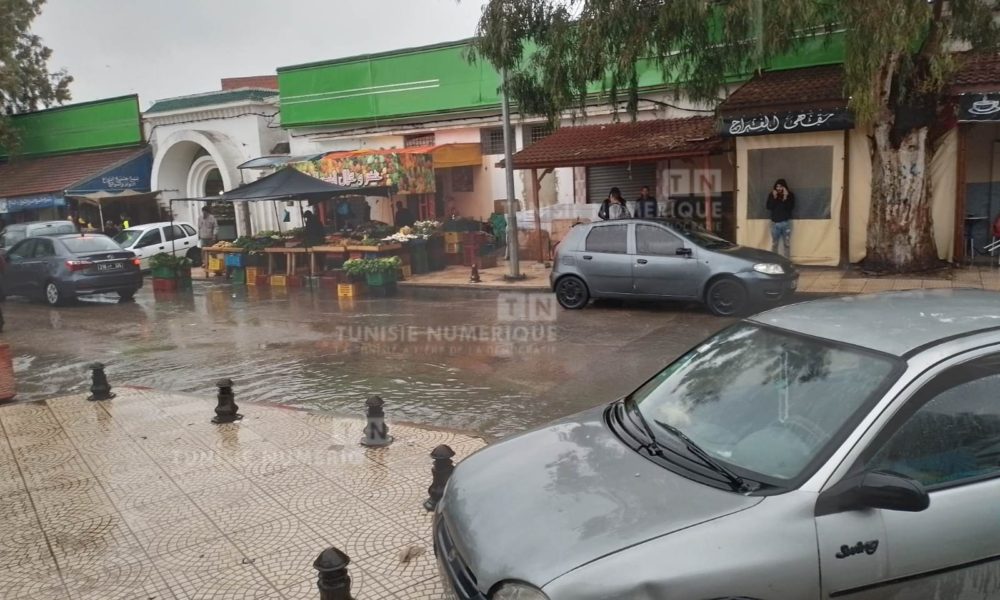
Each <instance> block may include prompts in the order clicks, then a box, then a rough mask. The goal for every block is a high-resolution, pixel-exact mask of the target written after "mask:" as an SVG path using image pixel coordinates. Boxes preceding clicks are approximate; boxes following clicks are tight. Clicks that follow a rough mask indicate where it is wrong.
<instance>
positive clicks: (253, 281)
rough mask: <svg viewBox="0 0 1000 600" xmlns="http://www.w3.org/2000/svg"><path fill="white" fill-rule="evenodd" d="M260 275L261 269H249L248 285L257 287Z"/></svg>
mask: <svg viewBox="0 0 1000 600" xmlns="http://www.w3.org/2000/svg"><path fill="white" fill-rule="evenodd" d="M258 275H260V267H247V285H257V276H258Z"/></svg>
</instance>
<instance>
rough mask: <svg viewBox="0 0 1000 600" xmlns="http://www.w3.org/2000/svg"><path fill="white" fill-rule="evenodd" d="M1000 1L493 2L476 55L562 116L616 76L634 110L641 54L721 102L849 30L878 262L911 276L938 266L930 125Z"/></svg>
mask: <svg viewBox="0 0 1000 600" xmlns="http://www.w3.org/2000/svg"><path fill="white" fill-rule="evenodd" d="M998 9H1000V1H998V0H840V1H838V2H832V1H829V0H490V2H488V3H487V5H486V6H485V7H484V8H483V14H482V18H481V20H480V22H479V27H478V38H477V41H476V44H475V54H476V55H481V56H483V57H485V58H486V59H488V60H489V61H490V62H492V63H493V64H494V65H495V66H496V67H497V68H499V69H503V70H506V71H507V72H508V81H509V83H508V91H509V93H510V96H511V98H512V100H513V101H515V102H517V103H518V104H519V106H520V107H521V110H522V111H524V112H527V113H534V114H544V115H547V116H548V117H549V118H550V119H552V120H555V119H556V118H557V116H558V115H559V114H561V113H562V112H563V111H566V110H569V109H575V108H583V107H585V105H586V102H587V99H588V84H591V83H594V82H603V84H604V86H605V88H604V89H605V90H606V91H607V92H608V93H609V94H610V97H611V101H612V103H613V104H615V105H616V106H617V105H618V103H619V102H624V103H625V106H626V109H627V110H628V111H629V112H630V113H631V114H632V115H633V116H634V114H635V112H636V111H637V109H638V105H639V92H640V90H639V85H638V73H637V64H638V63H639V61H640V60H651V61H654V62H655V63H659V64H660V65H661V67H662V70H663V73H664V75H665V76H666V77H667V78H668V81H672V82H676V88H675V90H676V93H684V94H686V95H687V96H688V97H689V98H690V99H692V100H694V101H703V102H709V103H717V102H718V101H719V95H720V90H723V89H725V88H726V86H727V83H729V80H728V78H729V77H732V76H733V75H734V74H736V75H739V74H742V75H743V76H747V75H749V74H751V73H753V72H755V71H756V70H758V69H760V68H766V66H767V65H768V64H769V62H770V61H771V60H772V59H774V58H775V57H778V56H781V55H787V54H788V53H791V52H795V51H796V50H797V49H798V48H800V47H802V45H803V44H805V43H806V42H808V41H810V38H814V37H815V36H823V35H827V34H829V33H831V32H834V31H839V30H843V31H844V33H843V35H844V43H845V59H844V70H845V81H846V83H845V88H846V89H845V90H844V92H845V94H846V95H847V97H848V98H850V108H851V109H852V111H853V112H854V115H855V120H856V122H857V123H858V125H859V126H860V127H863V128H866V129H867V130H868V131H869V132H870V136H869V139H870V149H871V155H872V170H873V173H872V207H871V219H870V224H869V231H868V255H867V259H866V262H867V263H868V264H869V266H871V267H872V268H876V269H885V270H895V271H907V270H916V269H920V268H923V267H926V266H929V265H932V264H934V263H936V262H937V252H936V248H935V244H934V238H933V234H932V226H931V225H932V224H931V216H930V202H929V193H928V192H929V189H930V186H929V183H930V182H929V175H928V174H929V170H930V169H929V166H930V160H931V158H932V155H933V150H934V149H933V144H932V139H931V135H930V131H931V127H932V125H933V124H934V123H935V121H936V120H937V117H938V115H939V113H940V111H941V110H942V109H943V108H944V107H945V105H946V102H945V87H946V83H947V81H948V78H949V76H950V75H951V73H952V72H953V71H954V69H955V68H956V63H957V60H956V55H955V53H954V51H955V50H956V49H968V48H971V49H973V50H977V51H996V49H997V44H998V41H1000V28H998V25H997V21H996V20H995V19H994V14H995V13H994V11H996V10H998Z"/></svg>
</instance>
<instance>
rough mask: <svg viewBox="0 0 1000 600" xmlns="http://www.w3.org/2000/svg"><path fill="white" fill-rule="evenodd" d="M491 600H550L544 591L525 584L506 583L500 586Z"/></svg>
mask: <svg viewBox="0 0 1000 600" xmlns="http://www.w3.org/2000/svg"><path fill="white" fill-rule="evenodd" d="M490 599H491V600H549V599H548V597H547V596H546V595H545V594H543V593H542V590H540V589H538V588H533V587H531V586H530V585H525V584H523V583H505V584H503V585H501V586H500V589H498V590H497V591H496V592H494V594H493V595H492V596H490Z"/></svg>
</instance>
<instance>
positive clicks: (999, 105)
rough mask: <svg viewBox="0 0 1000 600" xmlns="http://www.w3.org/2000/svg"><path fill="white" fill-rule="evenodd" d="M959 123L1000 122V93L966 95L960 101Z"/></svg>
mask: <svg viewBox="0 0 1000 600" xmlns="http://www.w3.org/2000/svg"><path fill="white" fill-rule="evenodd" d="M958 120H959V121H1000V93H996V94H964V95H962V96H960V97H959V99H958Z"/></svg>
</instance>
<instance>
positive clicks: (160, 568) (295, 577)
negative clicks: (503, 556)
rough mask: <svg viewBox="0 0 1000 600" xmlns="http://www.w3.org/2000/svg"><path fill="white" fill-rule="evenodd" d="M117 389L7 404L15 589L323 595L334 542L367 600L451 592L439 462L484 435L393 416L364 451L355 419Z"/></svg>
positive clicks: (2, 520) (16, 594) (62, 593)
mask: <svg viewBox="0 0 1000 600" xmlns="http://www.w3.org/2000/svg"><path fill="white" fill-rule="evenodd" d="M115 391H116V392H117V393H118V397H116V398H114V399H113V400H110V401H104V402H88V401H86V400H85V399H84V397H83V396H70V397H63V398H57V399H54V400H50V401H47V402H44V403H23V404H12V405H6V406H2V407H0V590H2V592H0V595H2V596H3V597H4V598H8V599H12V600H13V599H21V598H32V599H45V600H52V599H59V598H81V599H83V598H87V599H89V598H93V599H101V600H112V599H122V600H125V599H129V600H133V599H139V598H141V599H154V598H155V599H157V600H162V599H177V600H183V599H193V598H213V599H229V598H233V599H237V598H238V599H244V598H284V599H300V598H301V599H303V600H305V599H308V600H315V599H316V598H318V597H319V592H318V591H317V589H316V573H315V571H314V570H313V568H312V562H313V560H314V559H315V558H316V556H317V555H318V554H319V553H320V552H321V551H322V550H323V549H324V548H326V547H328V546H331V545H334V546H337V547H338V548H340V549H341V550H343V551H345V552H346V553H347V554H348V555H349V556H351V558H352V563H351V567H350V573H351V577H352V578H353V580H354V585H353V591H354V596H355V598H357V599H358V600H367V599H381V598H407V599H411V598H412V599H423V598H428V599H430V598H439V597H440V596H441V595H442V593H443V592H442V588H441V585H440V583H439V581H438V578H437V574H436V570H435V567H434V558H433V552H432V550H431V545H430V539H431V535H430V525H431V516H430V514H429V513H427V512H426V511H425V510H424V509H423V507H422V506H421V504H422V502H423V501H424V499H425V498H426V496H427V486H428V485H429V483H430V468H431V459H430V458H429V456H428V454H429V452H430V450H431V449H432V448H433V447H435V446H437V445H438V444H444V443H447V444H449V445H450V446H451V447H452V448H454V449H455V451H456V453H457V454H458V457H456V458H459V457H464V456H467V455H468V454H469V453H471V452H472V451H474V450H476V449H478V448H479V447H481V446H482V445H483V442H482V441H481V440H479V439H476V438H472V437H468V436H464V435H460V434H456V433H450V432H441V431H429V430H425V429H419V428H416V427H413V426H406V425H395V426H393V425H391V424H390V433H391V434H392V435H393V436H395V438H396V441H395V442H394V443H393V444H392V446H390V447H388V448H384V449H378V450H366V449H364V448H362V447H361V446H359V445H358V440H359V439H360V438H361V435H362V433H361V432H362V428H363V426H364V422H363V420H361V419H347V418H338V417H334V416H330V415H325V414H317V413H313V412H305V411H296V410H291V409H283V408H278V407H273V406H264V405H252V404H244V405H242V406H241V407H240V412H241V413H242V414H244V415H245V418H244V419H243V420H242V421H240V422H237V423H233V424H228V425H214V424H212V423H210V418H211V417H212V416H214V413H213V409H214V407H215V400H214V399H211V398H208V399H206V398H194V397H190V396H180V395H170V394H163V393H157V392H152V391H146V390H138V389H124V388H117V389H116V390H115ZM236 391H237V394H238V392H239V389H238V388H237V390H236ZM237 403H239V397H238V396H237ZM359 404H360V403H359ZM387 408H388V412H389V414H390V416H391V408H392V407H391V406H389V407H387ZM406 554H409V555H411V556H412V555H416V556H415V558H412V559H411V560H408V561H406V562H402V561H401V556H404V555H406Z"/></svg>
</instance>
